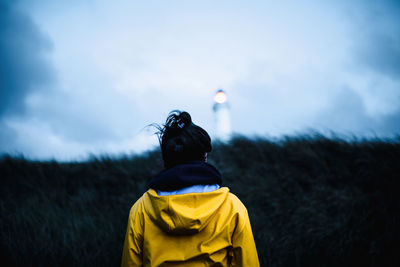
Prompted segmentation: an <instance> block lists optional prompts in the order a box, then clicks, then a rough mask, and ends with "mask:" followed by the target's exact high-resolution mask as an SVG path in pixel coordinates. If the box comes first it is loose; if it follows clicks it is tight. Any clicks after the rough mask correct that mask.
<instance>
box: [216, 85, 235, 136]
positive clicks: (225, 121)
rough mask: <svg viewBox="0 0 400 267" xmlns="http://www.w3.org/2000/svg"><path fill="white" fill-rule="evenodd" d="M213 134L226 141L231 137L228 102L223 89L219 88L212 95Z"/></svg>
mask: <svg viewBox="0 0 400 267" xmlns="http://www.w3.org/2000/svg"><path fill="white" fill-rule="evenodd" d="M213 111H214V118H215V130H216V131H215V134H216V138H217V139H218V140H220V141H228V140H229V139H230V137H231V120H230V114H229V103H228V99H227V96H226V93H225V92H224V90H222V89H219V90H218V91H217V93H216V94H215V96H214V105H213Z"/></svg>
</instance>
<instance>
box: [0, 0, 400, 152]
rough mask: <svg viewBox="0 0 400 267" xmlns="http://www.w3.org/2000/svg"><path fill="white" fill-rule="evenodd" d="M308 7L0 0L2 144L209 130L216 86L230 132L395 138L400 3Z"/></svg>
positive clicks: (79, 145)
mask: <svg viewBox="0 0 400 267" xmlns="http://www.w3.org/2000/svg"><path fill="white" fill-rule="evenodd" d="M306 2H307V3H306ZM306 2H305V1H145V2H144V1H128V0H118V1H112V2H110V1H105V0H86V1H78V0H72V1H68V2H59V1H47V0H44V1H33V0H20V1H17V2H13V1H3V0H0V3H2V4H0V27H1V28H0V60H1V62H2V65H1V66H0V74H1V76H0V90H1V91H0V97H1V99H0V102H1V103H0V104H1V106H0V125H1V128H0V138H1V139H0V152H6V153H22V154H25V155H26V156H28V157H30V158H39V159H48V158H52V157H55V158H57V159H62V160H68V159H75V158H78V159H79V158H83V157H85V156H86V155H88V153H95V154H97V153H130V152H141V151H143V150H145V149H148V148H150V147H153V146H155V145H156V144H157V139H156V137H155V136H154V135H152V132H153V130H152V129H147V128H145V126H146V125H148V124H150V123H153V122H158V123H162V122H163V120H164V119H165V117H166V115H167V114H168V112H169V111H171V110H172V109H183V110H187V111H189V112H190V113H191V114H192V117H193V120H194V121H195V123H197V124H199V125H201V126H203V127H204V128H205V129H206V130H207V131H209V132H210V133H211V134H213V132H214V124H213V122H214V121H213V116H212V109H211V107H212V99H213V94H214V93H215V91H216V90H217V89H218V88H224V89H225V90H226V91H227V93H228V97H229V101H230V105H231V117H232V126H233V130H234V131H235V132H237V133H241V134H247V135H252V134H258V135H268V136H281V135H283V134H297V133H306V132H307V131H310V130H311V129H314V130H318V131H322V132H330V131H334V132H337V133H339V134H345V135H348V136H352V135H356V136H360V137H363V136H369V137H370V136H379V137H394V136H396V135H399V133H400V126H399V125H400V121H399V120H400V75H399V74H400V27H399V26H400V7H399V4H397V3H396V1H379V2H375V1H351V3H347V2H348V1H323V2H322V1H306ZM7 3H8V4H7ZM11 3H12V4H11Z"/></svg>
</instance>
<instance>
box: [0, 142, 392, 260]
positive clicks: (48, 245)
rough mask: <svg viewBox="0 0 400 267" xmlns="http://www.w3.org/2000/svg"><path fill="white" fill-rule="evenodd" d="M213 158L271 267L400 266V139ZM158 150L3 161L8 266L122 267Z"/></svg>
mask: <svg viewBox="0 0 400 267" xmlns="http://www.w3.org/2000/svg"><path fill="white" fill-rule="evenodd" d="M209 161H210V163H211V164H214V165H215V166H216V167H217V168H218V169H219V170H220V171H221V173H222V175H223V177H224V184H225V185H226V186H229V187H230V188H231V191H232V192H233V193H235V194H236V195H237V196H239V198H240V199H241V200H242V202H243V203H244V204H245V205H246V206H247V208H248V210H249V214H250V218H251V222H252V226H253V233H254V237H255V240H256V244H257V249H258V253H259V257H260V261H261V265H262V266H400V256H399V255H400V253H399V252H398V251H399V248H400V243H399V241H400V230H399V229H400V216H399V215H400V213H399V211H400V142H399V140H391V141H390V140H369V141H368V140H365V141H343V140H340V139H328V138H325V137H323V136H318V135H315V136H311V137H310V136H308V137H307V136H305V137H297V138H285V139H283V140H279V141H271V140H267V139H263V138H257V139H248V138H244V137H236V138H235V139H233V140H232V142H231V143H230V144H215V146H214V150H213V152H212V153H211V154H210V155H209ZM161 168H162V161H161V156H160V154H159V152H158V151H152V152H148V153H144V154H142V155H137V156H130V157H120V158H109V157H102V158H92V159H90V160H89V161H87V162H83V163H58V162H55V161H52V162H36V161H29V160H25V159H23V158H12V157H8V156H5V157H3V158H2V159H1V160H0V214H1V215H0V230H1V233H0V251H1V252H0V253H1V254H0V256H1V265H2V266H118V265H120V257H121V251H122V245H123V238H124V235H125V229H126V222H127V217H128V212H129V209H130V207H131V205H132V204H133V203H134V202H135V200H136V199H137V198H138V197H140V196H141V195H142V194H143V192H144V191H146V190H147V182H148V179H149V178H150V177H152V176H153V175H154V174H156V173H157V172H158V171H159V170H161Z"/></svg>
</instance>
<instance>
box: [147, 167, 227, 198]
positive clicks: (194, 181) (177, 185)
mask: <svg viewBox="0 0 400 267" xmlns="http://www.w3.org/2000/svg"><path fill="white" fill-rule="evenodd" d="M199 184H201V185H209V184H218V185H220V186H221V185H222V178H221V174H220V172H219V171H218V170H217V169H216V168H215V167H214V166H212V165H211V164H208V163H206V162H203V161H191V162H188V163H185V164H180V165H176V166H174V167H172V168H169V169H165V170H163V171H161V172H160V173H159V174H157V175H156V176H155V177H154V178H153V179H152V180H151V181H150V183H149V187H150V188H153V189H155V190H161V191H174V190H178V189H181V188H184V187H188V186H193V185H199Z"/></svg>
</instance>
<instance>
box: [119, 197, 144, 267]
mask: <svg viewBox="0 0 400 267" xmlns="http://www.w3.org/2000/svg"><path fill="white" fill-rule="evenodd" d="M140 206H141V199H139V200H138V201H136V203H135V204H134V205H133V207H132V208H131V211H130V212H129V219H128V226H127V229H126V235H125V242H124V248H123V251H122V261H121V266H122V267H128V266H129V267H133V266H135V267H136V266H143V213H142V212H141V210H140Z"/></svg>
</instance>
